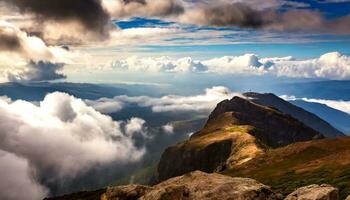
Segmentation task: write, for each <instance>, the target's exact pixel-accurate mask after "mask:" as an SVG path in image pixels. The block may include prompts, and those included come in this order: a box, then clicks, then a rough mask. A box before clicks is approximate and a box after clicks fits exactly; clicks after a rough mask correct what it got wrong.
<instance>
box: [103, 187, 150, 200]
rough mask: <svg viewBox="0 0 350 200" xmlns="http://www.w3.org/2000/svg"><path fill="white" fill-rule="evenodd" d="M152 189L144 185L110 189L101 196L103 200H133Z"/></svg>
mask: <svg viewBox="0 0 350 200" xmlns="http://www.w3.org/2000/svg"><path fill="white" fill-rule="evenodd" d="M149 190H151V188H150V187H146V186H142V185H127V186H119V187H109V188H107V190H106V192H105V193H104V194H103V195H102V196H101V200H133V199H138V198H140V197H141V196H143V195H144V194H145V193H146V192H147V191H149Z"/></svg>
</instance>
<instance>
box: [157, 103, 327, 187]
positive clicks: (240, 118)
mask: <svg viewBox="0 0 350 200" xmlns="http://www.w3.org/2000/svg"><path fill="white" fill-rule="evenodd" d="M320 138H323V136H322V134H320V133H318V132H317V131H315V130H313V129H311V128H309V127H308V126H306V125H304V124H303V123H301V122H300V121H298V120H296V119H294V118H293V117H291V116H290V115H287V114H283V113H281V112H280V111H278V110H275V109H273V108H270V107H265V106H261V105H258V104H256V103H254V102H252V101H249V100H247V99H243V98H240V97H234V98H232V99H231V100H225V101H222V102H221V103H219V104H218V105H217V107H216V108H215V110H214V111H213V112H212V113H211V115H210V116H209V119H208V121H207V124H206V125H205V126H204V128H203V129H202V130H201V131H199V132H197V133H195V134H194V135H193V136H192V137H191V138H190V139H189V140H187V141H184V142H182V143H179V144H177V145H175V146H172V147H169V148H168V149H166V150H165V152H164V153H163V155H162V157H161V160H160V162H159V165H158V179H159V181H162V180H166V179H168V178H170V177H174V176H178V175H182V174H184V173H187V172H190V171H194V170H201V171H204V172H213V171H222V170H224V169H226V168H232V167H233V166H236V165H240V164H243V163H245V162H247V161H249V160H251V159H253V158H255V157H256V156H258V155H261V154H264V152H265V151H267V150H268V149H270V148H277V147H282V146H286V145H288V144H292V143H295V142H298V141H307V140H312V139H320Z"/></svg>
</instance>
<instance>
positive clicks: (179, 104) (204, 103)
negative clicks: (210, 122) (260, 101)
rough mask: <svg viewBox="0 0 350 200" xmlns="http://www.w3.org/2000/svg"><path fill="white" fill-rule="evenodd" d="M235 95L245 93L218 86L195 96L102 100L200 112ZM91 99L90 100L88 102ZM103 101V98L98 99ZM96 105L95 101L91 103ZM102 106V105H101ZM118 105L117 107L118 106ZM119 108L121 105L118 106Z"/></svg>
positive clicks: (160, 108)
mask: <svg viewBox="0 0 350 200" xmlns="http://www.w3.org/2000/svg"><path fill="white" fill-rule="evenodd" d="M233 96H240V97H242V98H244V97H243V95H241V94H239V93H234V92H232V91H230V90H229V89H228V88H226V87H222V86H217V87H212V88H207V89H206V90H205V91H204V93H203V94H199V95H195V96H177V95H168V96H163V97H160V98H156V97H148V96H137V97H129V96H125V95H123V96H116V97H114V98H112V99H106V98H104V99H103V101H102V102H104V103H106V104H107V105H111V102H113V103H116V105H118V106H119V105H128V104H137V105H138V106H141V107H150V108H151V109H152V111H153V112H198V113H208V112H210V111H211V110H213V109H214V108H215V106H216V104H217V103H219V102H220V101H222V100H225V99H231V98H232V97H233ZM89 102H91V101H88V103H89ZM97 102H101V100H97ZM89 104H90V105H92V106H94V105H95V104H94V103H89ZM99 106H100V105H99ZM118 106H117V107H118ZM118 108H119V107H118ZM109 109H110V110H106V112H107V113H111V112H112V111H113V110H115V109H114V108H113V107H109Z"/></svg>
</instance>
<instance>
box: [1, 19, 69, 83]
mask: <svg viewBox="0 0 350 200" xmlns="http://www.w3.org/2000/svg"><path fill="white" fill-rule="evenodd" d="M0 40H1V44H0V74H2V76H3V78H2V79H4V80H5V81H23V80H26V81H41V80H54V79H61V78H64V75H62V74H61V73H60V71H61V70H62V68H63V66H64V64H65V63H72V58H73V57H74V56H73V53H71V52H69V50H67V49H65V48H62V47H57V46H47V45H46V44H45V43H44V42H43V41H42V40H41V39H40V38H38V37H36V36H29V35H28V34H27V33H25V32H23V31H21V30H20V29H19V28H18V27H16V26H14V25H13V24H11V23H8V22H6V21H0ZM2 41H5V42H4V43H3V42H2ZM1 72H2V73H1Z"/></svg>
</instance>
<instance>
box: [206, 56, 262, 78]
mask: <svg viewBox="0 0 350 200" xmlns="http://www.w3.org/2000/svg"><path fill="white" fill-rule="evenodd" d="M203 64H204V65H205V66H207V67H208V71H209V72H215V73H229V74H256V75H259V74H264V73H265V69H264V68H265V66H264V64H263V63H261V62H260V61H259V58H258V56H257V55H254V54H245V55H242V56H224V57H221V58H214V59H210V60H206V61H203Z"/></svg>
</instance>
